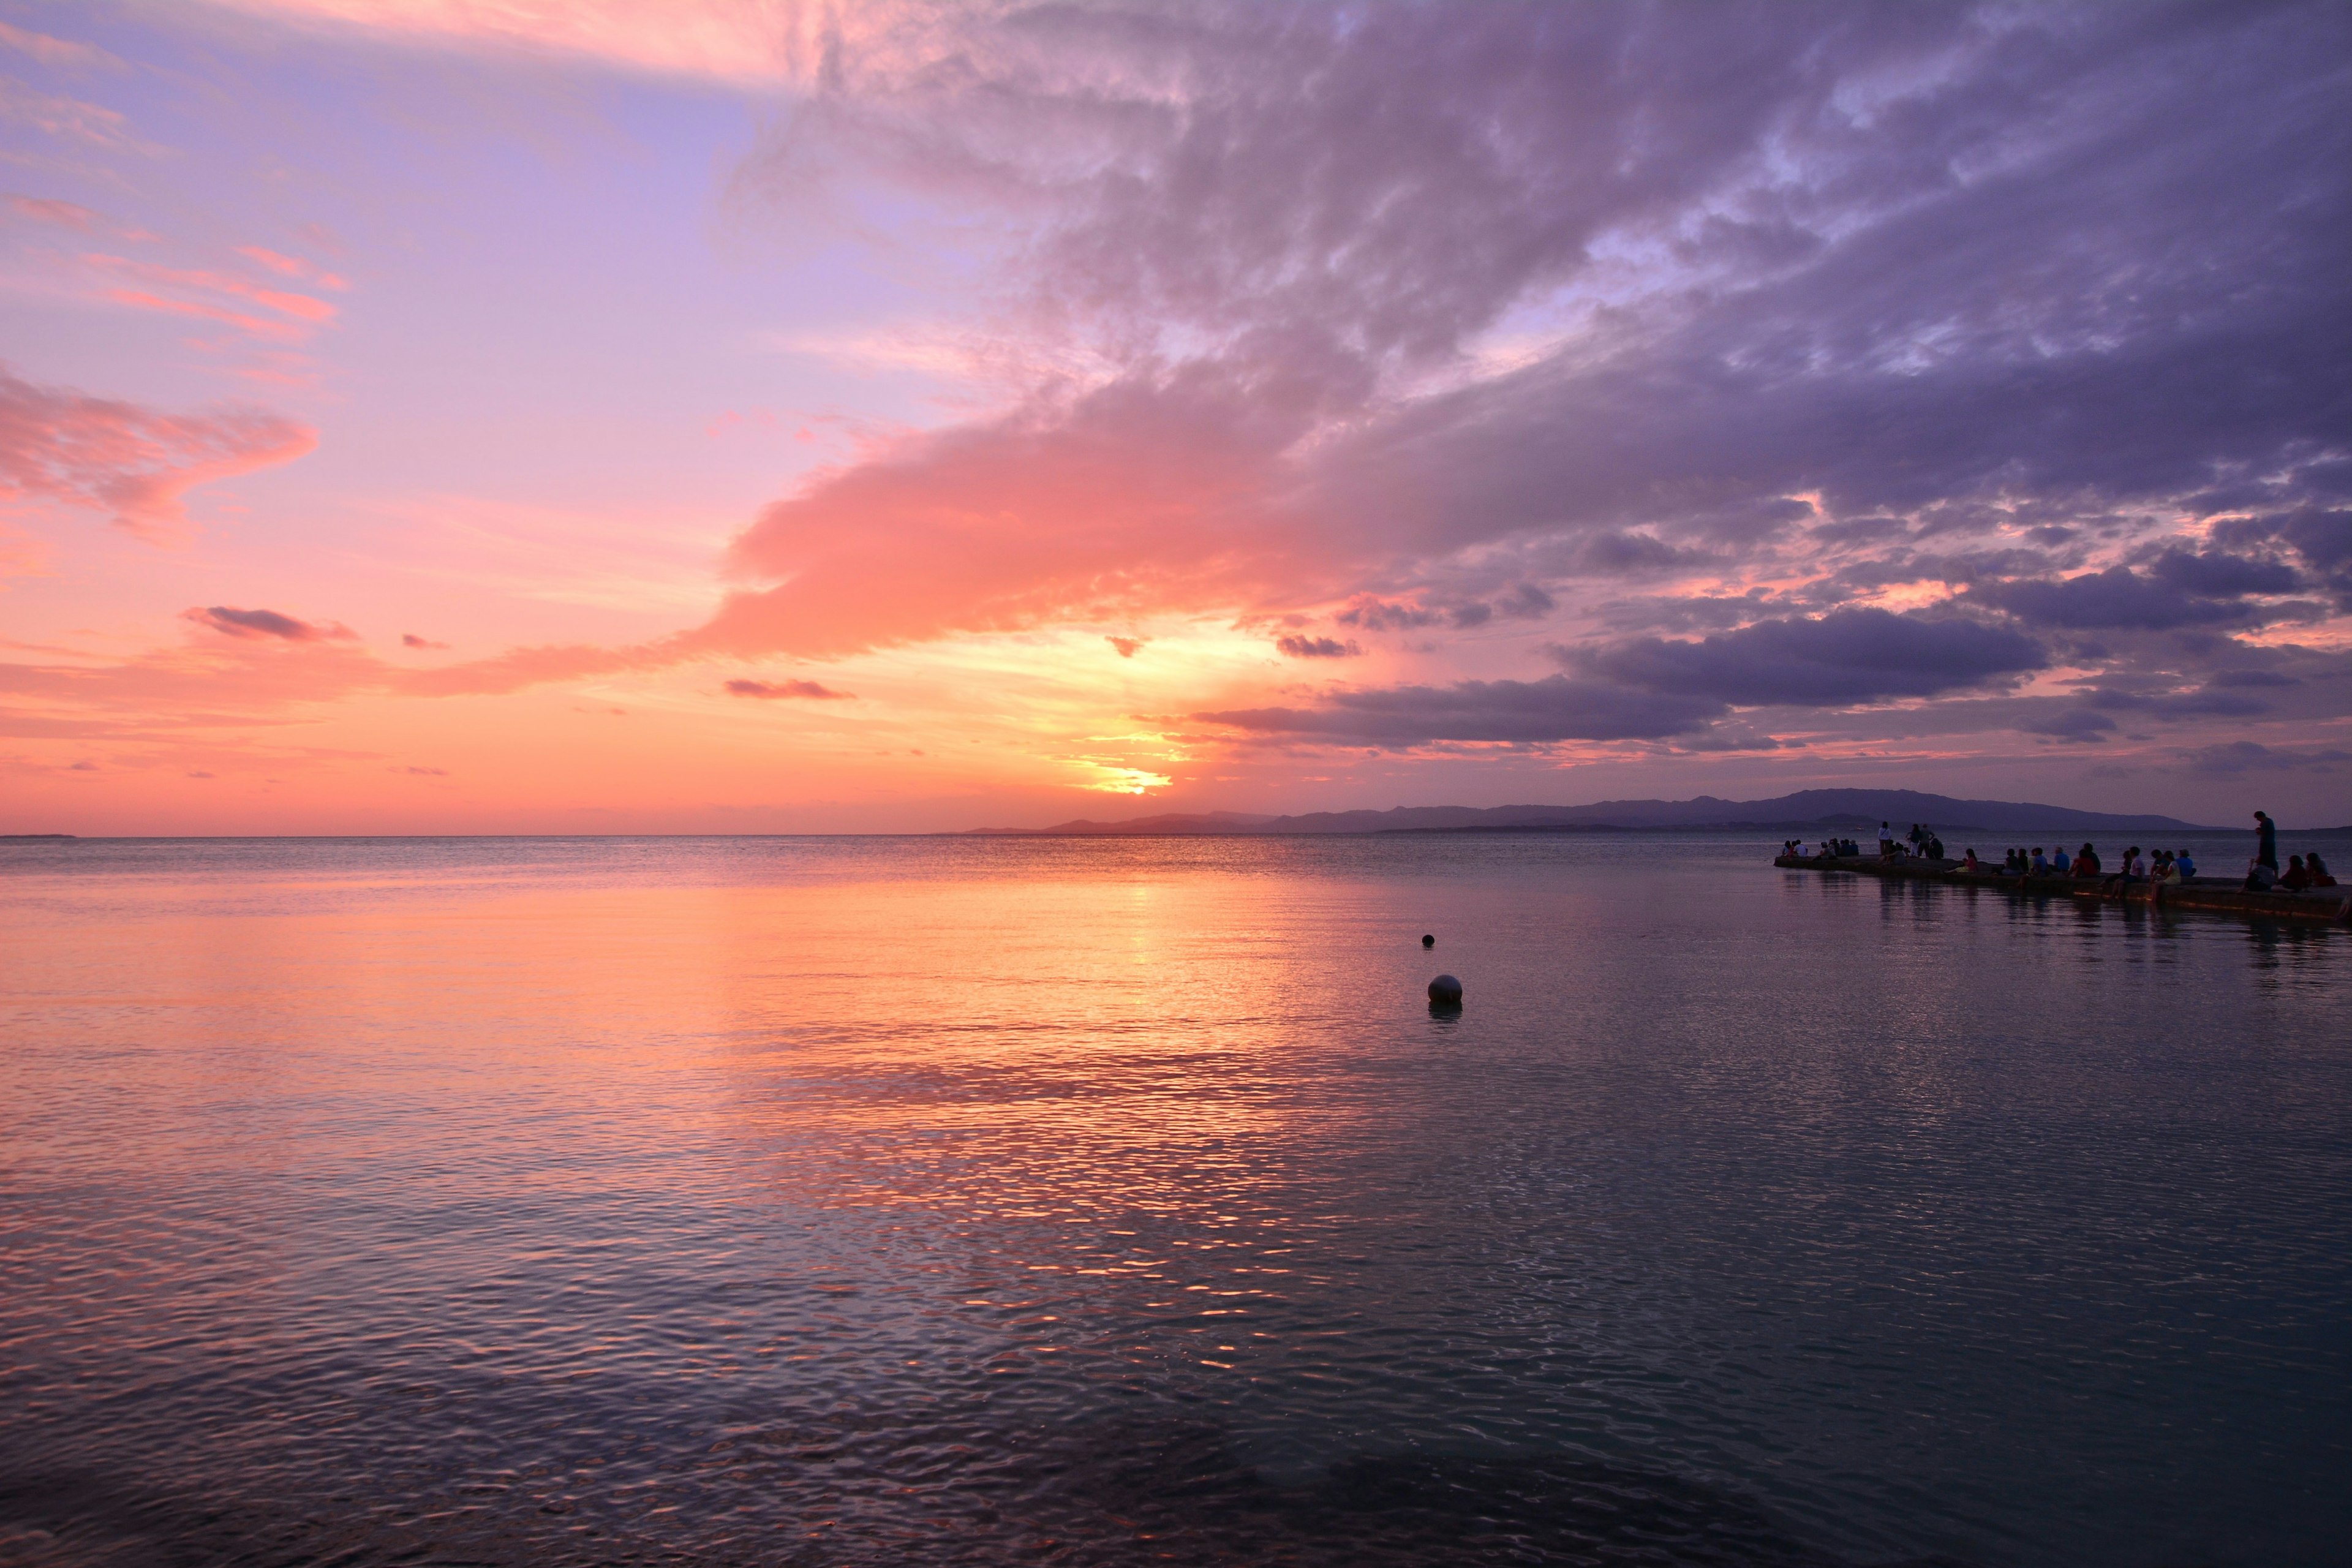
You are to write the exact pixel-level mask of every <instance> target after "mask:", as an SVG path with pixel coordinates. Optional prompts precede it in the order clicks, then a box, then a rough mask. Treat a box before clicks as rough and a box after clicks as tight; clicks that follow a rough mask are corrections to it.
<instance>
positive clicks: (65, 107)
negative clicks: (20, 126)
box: [0, 82, 156, 153]
mask: <svg viewBox="0 0 2352 1568" xmlns="http://www.w3.org/2000/svg"><path fill="white" fill-rule="evenodd" d="M0 117H5V118H6V119H10V120H15V121H21V122H22V123H24V124H26V125H29V126H31V127H32V128H33V129H34V130H36V131H38V132H42V133H43V134H45V135H49V136H64V137H69V138H71V139H72V140H74V141H77V142H89V144H90V145H92V146H96V147H107V148H111V149H113V150H115V151H118V152H135V153H152V152H154V151H156V149H155V148H153V147H151V146H149V145H148V144H147V143H146V142H142V141H140V140H139V138H137V137H136V136H133V135H132V134H131V121H129V120H127V119H125V118H124V117H123V116H122V115H121V114H120V113H119V112H117V111H116V110H111V109H109V108H107V107H106V106H105V105H103V104H98V103H85V102H83V101H82V100H80V99H78V98H62V97H58V96H57V95H55V94H51V93H46V92H33V91H30V90H28V89H25V88H21V87H16V86H12V85H9V84H7V83H5V82H0Z"/></svg>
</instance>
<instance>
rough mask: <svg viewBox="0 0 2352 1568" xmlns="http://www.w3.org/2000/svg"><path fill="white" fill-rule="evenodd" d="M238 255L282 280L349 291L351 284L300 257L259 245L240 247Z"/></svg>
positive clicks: (237, 248) (237, 249)
mask: <svg viewBox="0 0 2352 1568" xmlns="http://www.w3.org/2000/svg"><path fill="white" fill-rule="evenodd" d="M236 253H237V254H238V255H239V256H242V257H244V258H246V259H247V261H250V262H253V263H255V264H256V265H257V266H260V267H266V268H268V269H269V270H270V271H272V272H275V273H277V274H278V276H279V277H281V278H299V279H302V280H304V281H305V282H309V283H316V284H317V285H318V286H319V287H320V288H321V289H348V288H350V287H351V285H350V283H348V282H346V281H345V280H344V279H341V278H340V277H338V276H336V275H335V274H334V273H332V272H322V271H320V269H319V268H316V267H313V266H311V265H310V263H309V262H307V261H305V260H303V259H302V258H300V257H299V256H282V255H280V254H278V252H277V251H275V250H270V249H268V248H266V247H262V246H258V245H240V246H238V247H236Z"/></svg>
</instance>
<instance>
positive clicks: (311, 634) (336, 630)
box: [180, 605, 359, 642]
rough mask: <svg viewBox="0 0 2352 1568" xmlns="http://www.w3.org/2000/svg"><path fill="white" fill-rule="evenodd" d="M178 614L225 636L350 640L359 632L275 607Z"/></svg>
mask: <svg viewBox="0 0 2352 1568" xmlns="http://www.w3.org/2000/svg"><path fill="white" fill-rule="evenodd" d="M180 618H181V619H182V620H184V621H193V622H194V623H195V624H196V625H197V626H209V627H211V628H212V629H213V630H214V631H216V632H218V633H220V634H221V635H222V636H224V637H274V638H276V639H277V640H278V641H280V642H324V641H329V640H335V641H351V640H352V639H355V638H356V637H358V636H359V634H358V633H357V632H354V631H353V630H352V629H351V627H349V626H344V625H342V624H341V622H336V621H330V622H328V623H327V624H325V625H323V626H319V625H314V624H312V623H311V622H309V621H301V620H297V619H295V618H294V617H293V616H282V615H279V614H278V612H277V611H276V610H237V609H231V608H230V607H229V606H228V605H211V606H209V607H207V608H199V609H191V610H184V611H182V612H181V615H180Z"/></svg>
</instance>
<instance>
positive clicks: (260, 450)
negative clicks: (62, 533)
mask: <svg viewBox="0 0 2352 1568" xmlns="http://www.w3.org/2000/svg"><path fill="white" fill-rule="evenodd" d="M317 444H318V434H317V432H316V431H314V430H312V429H311V428H310V426H305V425H299V424H297V423H295V422H294V421H292V420H290V419H286V418H282V417H280V416H278V415H274V414H270V413H268V412H266V411H264V410H261V409H257V408H243V407H235V406H232V407H226V408H222V409H219V410H217V411H215V412H214V413H211V414H205V415H185V414H163V413H159V412H157V411H155V410H153V409H150V408H144V407H142V406H140V405H137V404H133V403H124V402H120V401H117V400H114V399H111V398H99V397H89V396H85V395H82V394H80V393H78V392H71V391H67V390H64V389H60V388H55V387H45V386H37V385H35V384H33V383H31V382H27V381H24V380H21V379H19V378H17V377H16V376H14V375H12V374H8V372H7V371H6V370H5V368H0V500H53V501H59V502H63V503H65V504H67V505H69V506H79V507H88V508H90V509H92V510H100V511H106V512H110V513H111V514H112V516H113V521H114V522H115V523H116V525H117V526H119V527H121V528H124V529H128V530H129V531H131V532H132V533H135V534H138V535H140V536H141V537H142V538H149V539H154V538H159V537H161V536H162V535H163V533H164V532H165V531H168V530H169V529H170V528H171V526H172V525H173V524H175V523H178V522H180V521H183V520H184V517H185V512H184V508H183V505H182V498H183V497H184V496H185V495H186V493H187V492H188V491H189V490H191V489H194V488H195V487H196V486H198V485H201V484H205V483H208V482H210V481H212V480H215V479H229V478H233V477H235V476H236V475H238V474H245V473H251V472H253V471H254V470H255V469H257V468H270V467H273V466H275V465H277V464H279V463H287V462H291V461H293V460H294V459H295V458H299V457H300V456H302V454H304V453H305V452H308V451H309V450H310V448H311V447H314V446H316V445H317Z"/></svg>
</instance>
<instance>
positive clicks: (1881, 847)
mask: <svg viewBox="0 0 2352 1568" xmlns="http://www.w3.org/2000/svg"><path fill="white" fill-rule="evenodd" d="M1894 853H1895V829H1894V828H1893V827H1892V826H1889V825H1888V824H1886V823H1884V822H1882V823H1880V824H1879V825H1878V858H1880V859H1881V860H1884V859H1885V858H1888V857H1889V856H1891V855H1893V854H1894Z"/></svg>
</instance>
